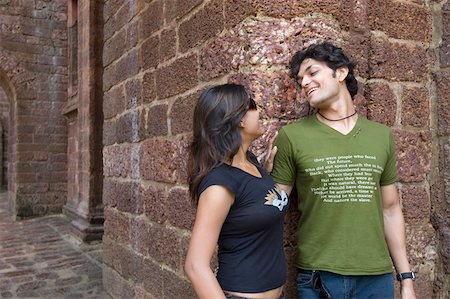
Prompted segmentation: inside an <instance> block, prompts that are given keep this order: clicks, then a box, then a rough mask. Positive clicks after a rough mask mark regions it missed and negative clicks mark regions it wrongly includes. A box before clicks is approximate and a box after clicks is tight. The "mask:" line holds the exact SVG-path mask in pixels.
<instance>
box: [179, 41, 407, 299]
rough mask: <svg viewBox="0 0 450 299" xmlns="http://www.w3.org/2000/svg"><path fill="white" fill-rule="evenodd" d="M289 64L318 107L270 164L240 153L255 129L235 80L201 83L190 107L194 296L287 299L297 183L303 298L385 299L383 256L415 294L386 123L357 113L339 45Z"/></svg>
mask: <svg viewBox="0 0 450 299" xmlns="http://www.w3.org/2000/svg"><path fill="white" fill-rule="evenodd" d="M290 67H291V75H292V76H293V78H295V79H296V81H297V83H298V85H299V86H300V88H301V90H302V92H303V93H304V95H305V96H306V98H307V99H308V101H309V104H310V106H311V107H313V108H315V109H316V110H317V113H316V114H314V115H311V116H309V117H307V118H305V119H302V120H299V121H297V122H294V123H292V124H289V125H286V126H285V127H283V128H282V129H281V130H280V132H279V134H278V136H277V140H276V143H275V144H276V147H275V148H274V149H273V151H272V154H271V158H269V160H273V159H274V158H273V156H274V155H275V152H276V155H275V160H274V163H273V169H272V166H271V165H269V166H266V167H267V168H268V169H267V170H268V171H266V169H264V168H263V167H262V166H261V165H260V164H259V163H258V161H257V160H256V158H255V156H254V155H253V154H252V153H251V152H249V151H248V148H249V147H250V145H251V143H252V142H253V141H254V140H255V139H256V138H258V137H259V136H261V135H262V134H263V132H264V131H263V128H262V127H261V125H260V122H259V112H258V108H257V106H256V104H255V102H254V100H253V99H252V98H251V97H250V96H249V95H248V93H247V92H246V91H245V89H244V87H243V86H241V85H235V84H225V85H221V86H215V87H212V88H209V89H207V90H206V91H204V92H203V93H202V95H201V96H200V99H199V101H198V103H197V105H196V107H195V111H194V127H193V133H194V136H193V141H192V144H191V148H190V161H189V190H190V195H191V197H192V200H193V202H194V204H195V205H196V206H197V214H196V219H195V224H194V228H193V231H192V237H191V241H190V245H189V250H188V254H187V257H186V263H185V270H186V273H187V275H188V277H189V279H190V280H191V282H192V285H193V287H194V289H195V292H196V293H197V295H198V297H199V298H208V299H211V298H255V299H256V298H258V299H278V298H284V296H283V285H284V284H285V282H286V276H287V275H286V262H285V256H284V249H283V223H284V215H285V213H286V210H287V207H288V196H289V194H290V193H291V191H292V189H293V186H294V185H295V187H296V190H297V193H298V198H299V202H298V209H299V211H300V219H299V223H298V245H297V250H298V260H297V263H296V266H297V268H298V276H297V285H298V297H299V298H300V299H303V298H308V299H309V298H337V299H338V298H358V299H360V298H383V299H385V298H394V281H393V279H394V278H393V277H394V276H393V267H392V262H391V259H392V261H393V263H394V266H395V270H396V272H397V276H396V277H397V279H398V280H400V281H401V294H402V298H403V299H406V298H408V299H410V298H413V299H414V298H415V294H414V289H413V280H414V279H415V275H414V273H413V272H411V269H410V266H409V263H408V260H407V255H406V244H405V243H406V241H405V224H404V219H403V215H402V211H401V208H400V203H399V196H398V193H397V189H396V187H395V184H394V183H395V182H396V181H397V171H396V165H395V163H396V154H395V145H394V140H393V137H392V133H391V131H390V129H389V128H387V127H385V126H383V125H380V124H377V123H375V122H372V121H369V120H367V119H365V118H364V117H362V116H360V115H358V114H357V113H356V110H355V107H354V105H353V97H354V96H355V95H356V93H357V81H356V79H355V75H354V72H353V67H354V65H353V64H352V63H351V62H350V61H349V59H348V58H347V56H346V55H345V54H344V53H343V51H342V49H340V48H338V47H335V46H334V45H332V44H330V43H326V42H325V43H319V44H316V45H312V46H310V47H308V48H307V49H305V50H302V51H299V52H297V53H296V54H295V55H294V56H293V58H292V60H291V65H290ZM270 148H271V145H270ZM269 162H270V161H269ZM269 164H270V163H269ZM270 171H271V173H270V174H269V172H270ZM217 244H218V264H219V267H218V271H217V273H216V274H215V273H214V272H213V271H212V270H211V266H210V264H211V259H212V257H213V254H214V253H215V250H216V245H217Z"/></svg>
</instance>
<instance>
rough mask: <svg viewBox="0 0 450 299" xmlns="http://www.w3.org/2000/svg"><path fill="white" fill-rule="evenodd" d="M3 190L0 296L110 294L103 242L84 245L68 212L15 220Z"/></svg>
mask: <svg viewBox="0 0 450 299" xmlns="http://www.w3.org/2000/svg"><path fill="white" fill-rule="evenodd" d="M7 206H8V203H7V198H6V193H4V192H3V193H0V298H51V299H53V298H71V299H77V298H92V299H93V298H107V296H105V295H104V293H103V289H102V268H101V252H102V250H101V244H100V243H97V244H92V245H87V244H82V243H79V242H78V241H77V240H75V239H74V238H73V237H72V236H71V234H70V233H69V229H70V224H69V222H68V220H67V219H66V218H65V217H64V216H63V215H53V216H46V217H41V218H35V219H28V220H21V221H16V222H14V221H12V218H11V216H10V215H9V213H8V211H7Z"/></svg>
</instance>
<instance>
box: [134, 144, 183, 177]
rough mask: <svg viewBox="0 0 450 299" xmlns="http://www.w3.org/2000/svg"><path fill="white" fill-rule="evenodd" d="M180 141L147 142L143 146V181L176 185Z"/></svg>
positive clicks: (141, 163)
mask: <svg viewBox="0 0 450 299" xmlns="http://www.w3.org/2000/svg"><path fill="white" fill-rule="evenodd" d="M179 151H180V149H179V141H176V140H168V139H151V140H146V141H144V142H143V143H142V145H141V152H140V173H141V176H142V178H143V179H145V180H152V181H157V182H165V183H175V182H176V181H177V177H178V172H179V170H178V166H179V165H180V154H179Z"/></svg>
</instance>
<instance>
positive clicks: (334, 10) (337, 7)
mask: <svg viewBox="0 0 450 299" xmlns="http://www.w3.org/2000/svg"><path fill="white" fill-rule="evenodd" d="M353 3H354V1H345V0H338V1H335V0H325V1H314V0H306V1H294V4H293V16H305V15H308V14H315V13H317V12H320V13H323V14H328V15H331V16H332V17H334V18H335V19H336V20H338V21H339V23H340V24H341V26H342V29H343V30H349V29H350V26H351V24H352V23H353V24H354V26H355V25H357V24H358V27H356V26H355V27H356V28H357V29H360V30H361V29H364V28H365V26H364V25H365V24H364V23H365V22H366V20H365V18H366V16H365V14H366V12H365V7H363V9H364V10H362V11H359V10H357V9H355V7H354V5H355V4H353ZM360 9H361V8H360ZM361 15H362V16H361ZM359 19H362V21H359V22H355V20H359ZM361 23H362V24H361ZM362 26H364V27H362ZM361 27H362V28H361Z"/></svg>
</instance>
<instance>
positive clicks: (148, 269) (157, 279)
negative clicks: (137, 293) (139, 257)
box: [139, 259, 164, 298]
mask: <svg viewBox="0 0 450 299" xmlns="http://www.w3.org/2000/svg"><path fill="white" fill-rule="evenodd" d="M162 272H163V269H162V268H161V266H160V265H158V264H156V263H154V262H153V261H151V260H150V259H144V261H143V263H142V265H140V266H139V274H140V275H139V277H140V281H142V282H143V285H144V289H145V290H146V291H147V292H149V293H150V294H152V295H153V296H155V297H154V298H163V295H162V294H163V291H164V285H163V276H162Z"/></svg>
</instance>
